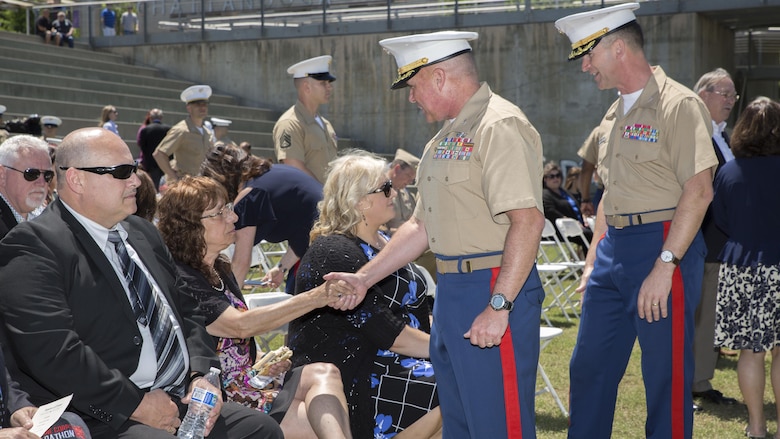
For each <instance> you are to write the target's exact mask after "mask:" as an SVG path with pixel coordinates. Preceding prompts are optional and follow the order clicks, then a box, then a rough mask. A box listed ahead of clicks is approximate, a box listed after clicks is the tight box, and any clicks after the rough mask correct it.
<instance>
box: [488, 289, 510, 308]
mask: <svg viewBox="0 0 780 439" xmlns="http://www.w3.org/2000/svg"><path fill="white" fill-rule="evenodd" d="M514 306H515V304H514V303H512V302H511V301H509V300H508V299H507V298H506V296H504V295H503V294H501V293H496V294H493V295H492V296H490V307H491V308H493V310H494V311H501V310H507V311H512V308H513V307H514Z"/></svg>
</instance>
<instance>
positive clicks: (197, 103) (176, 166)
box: [152, 85, 212, 183]
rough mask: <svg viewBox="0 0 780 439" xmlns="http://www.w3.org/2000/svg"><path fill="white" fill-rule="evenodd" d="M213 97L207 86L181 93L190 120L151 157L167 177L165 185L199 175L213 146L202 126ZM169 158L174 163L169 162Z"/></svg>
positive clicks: (175, 128)
mask: <svg viewBox="0 0 780 439" xmlns="http://www.w3.org/2000/svg"><path fill="white" fill-rule="evenodd" d="M210 97H211V87H209V86H208V85H193V86H192V87H188V88H187V89H186V90H184V91H183V92H182V93H181V100H182V102H185V103H186V104H187V114H188V117H187V118H186V119H184V120H182V121H181V122H179V123H177V124H176V125H174V126H173V127H172V128H171V129H170V130H168V134H166V135H165V137H164V138H163V139H162V141H161V142H160V144H159V145H157V149H155V150H154V153H153V154H152V157H154V160H155V161H156V162H157V164H158V165H159V166H160V169H162V171H163V172H164V173H165V180H166V182H168V183H173V182H174V181H176V180H178V179H179V177H183V176H185V175H198V172H200V164H201V163H202V162H203V159H205V158H206V153H207V152H208V151H209V148H211V145H212V140H211V133H210V132H209V131H208V130H207V129H206V128H205V127H204V126H203V121H204V120H205V119H206V116H208V114H209V98H210ZM170 155H173V160H170V159H169V158H168V156H170Z"/></svg>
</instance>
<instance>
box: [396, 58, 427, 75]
mask: <svg viewBox="0 0 780 439" xmlns="http://www.w3.org/2000/svg"><path fill="white" fill-rule="evenodd" d="M426 64H428V58H420V59H418V60H417V61H414V62H410V63H409V64H407V65H405V66H403V67H399V68H398V74H399V75H403V74H404V73H407V72H410V71H412V70H414V69H416V68H418V67H422V66H424V65H426Z"/></svg>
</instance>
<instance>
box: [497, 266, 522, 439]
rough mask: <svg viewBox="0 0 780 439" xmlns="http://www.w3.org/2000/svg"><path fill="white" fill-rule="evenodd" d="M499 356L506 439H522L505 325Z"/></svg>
mask: <svg viewBox="0 0 780 439" xmlns="http://www.w3.org/2000/svg"><path fill="white" fill-rule="evenodd" d="M499 271H501V270H500V269H499V268H493V269H492V276H491V279H490V291H493V287H495V286H496V279H498V273H499ZM499 352H500V355H501V375H502V376H503V378H504V410H505V412H506V413H505V415H506V431H507V439H523V424H522V421H521V419H520V393H519V391H518V390H517V389H518V384H517V364H516V363H515V348H514V346H513V344H512V331H511V330H510V328H509V326H508V325H507V328H506V332H505V333H504V335H503V336H502V337H501V344H500V345H499Z"/></svg>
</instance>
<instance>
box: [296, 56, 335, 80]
mask: <svg viewBox="0 0 780 439" xmlns="http://www.w3.org/2000/svg"><path fill="white" fill-rule="evenodd" d="M332 60H333V57H331V56H330V55H322V56H317V57H314V58H309V59H306V60H303V61H301V62H299V63H296V64H293V65H291V66H290V67H289V68H288V69H287V73H289V74H291V75H293V78H314V79H317V80H319V81H330V82H333V81H335V80H336V77H335V76H333V75H331V74H330V62H331V61H332Z"/></svg>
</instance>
